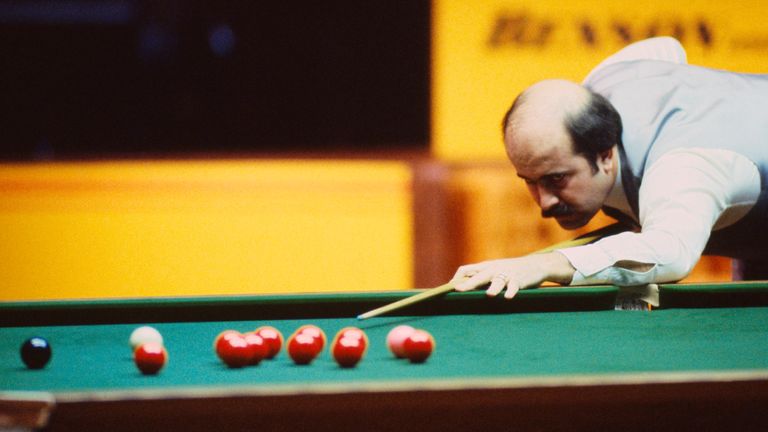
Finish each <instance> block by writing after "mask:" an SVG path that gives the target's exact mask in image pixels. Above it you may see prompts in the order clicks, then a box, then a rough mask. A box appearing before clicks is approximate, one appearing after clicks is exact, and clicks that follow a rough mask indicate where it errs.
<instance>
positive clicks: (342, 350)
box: [332, 336, 366, 368]
mask: <svg viewBox="0 0 768 432" xmlns="http://www.w3.org/2000/svg"><path fill="white" fill-rule="evenodd" d="M365 351H366V344H365V339H363V338H360V337H355V336H344V337H341V338H339V339H337V340H336V341H335V342H334V344H333V348H332V353H333V359H334V360H336V363H338V364H339V366H341V367H344V368H351V367H355V365H357V363H359V362H360V360H362V359H363V356H364V355H365Z"/></svg>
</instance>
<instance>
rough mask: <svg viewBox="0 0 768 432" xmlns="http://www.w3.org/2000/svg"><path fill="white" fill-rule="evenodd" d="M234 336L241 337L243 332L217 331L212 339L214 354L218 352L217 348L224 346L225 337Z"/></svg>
mask: <svg viewBox="0 0 768 432" xmlns="http://www.w3.org/2000/svg"><path fill="white" fill-rule="evenodd" d="M234 337H243V334H242V333H240V332H239V331H237V330H224V331H223V332H221V333H219V334H218V335H217V336H216V339H214V341H213V350H214V351H216V354H218V353H219V350H220V349H221V347H222V346H224V342H225V341H226V340H227V339H229V338H234Z"/></svg>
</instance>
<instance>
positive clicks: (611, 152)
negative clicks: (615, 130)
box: [597, 146, 618, 172]
mask: <svg viewBox="0 0 768 432" xmlns="http://www.w3.org/2000/svg"><path fill="white" fill-rule="evenodd" d="M617 154H618V151H617V150H616V146H613V147H611V148H609V149H608V150H603V151H601V152H600V153H598V154H597V168H598V169H599V170H602V171H606V172H608V171H610V169H611V167H613V158H614V157H616V155H617Z"/></svg>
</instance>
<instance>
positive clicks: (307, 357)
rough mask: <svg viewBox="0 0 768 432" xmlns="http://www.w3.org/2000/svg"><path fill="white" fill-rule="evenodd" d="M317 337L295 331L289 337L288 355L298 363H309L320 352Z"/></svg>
mask: <svg viewBox="0 0 768 432" xmlns="http://www.w3.org/2000/svg"><path fill="white" fill-rule="evenodd" d="M317 347H318V343H317V339H315V338H314V337H312V336H310V335H308V334H305V333H294V334H293V335H291V337H290V338H288V355H289V356H290V357H291V360H293V362H294V363H296V364H297V365H308V364H310V363H312V360H314V359H315V357H317V355H318V354H319V353H320V352H319V351H318V349H317Z"/></svg>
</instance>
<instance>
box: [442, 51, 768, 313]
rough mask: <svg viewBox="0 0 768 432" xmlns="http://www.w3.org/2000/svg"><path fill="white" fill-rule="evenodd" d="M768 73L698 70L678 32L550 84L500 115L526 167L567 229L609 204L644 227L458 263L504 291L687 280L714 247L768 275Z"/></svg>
mask: <svg viewBox="0 0 768 432" xmlns="http://www.w3.org/2000/svg"><path fill="white" fill-rule="evenodd" d="M767 104H768V75H748V74H737V73H732V72H726V71H719V70H713V69H707V68H702V67H695V66H689V65H687V64H686V60H685V51H684V50H683V48H682V46H681V45H680V44H679V43H678V42H677V41H676V40H674V39H672V38H654V39H649V40H646V41H642V42H638V43H636V44H633V45H630V46H628V47H627V48H625V49H623V50H622V51H619V52H618V53H617V54H615V55H613V56H611V57H609V58H608V59H606V60H605V61H604V62H603V63H601V64H600V65H599V66H598V67H597V68H596V69H595V70H593V71H592V72H591V73H590V74H589V76H588V77H587V79H586V80H585V81H584V83H583V85H579V84H576V83H572V82H569V81H564V80H547V81H542V82H539V83H537V84H535V85H533V86H531V87H530V88H528V89H526V90H525V91H524V92H523V93H521V94H520V95H519V96H518V97H517V99H516V100H515V101H514V103H513V104H512V107H511V108H510V109H509V111H508V112H507V114H506V116H505V117H504V121H503V130H504V145H505V148H506V152H507V156H508V157H509V160H510V161H511V162H512V165H513V166H514V168H515V170H516V171H517V175H518V176H519V177H520V178H521V179H522V180H523V181H525V183H526V185H527V186H528V190H529V191H530V193H531V195H532V196H533V198H534V200H536V202H537V204H538V205H539V206H540V207H541V211H542V216H544V217H553V218H555V219H556V220H557V222H558V223H559V224H560V226H562V227H563V228H566V229H575V228H579V227H582V226H584V225H585V224H587V223H588V222H589V221H590V220H591V219H592V217H593V216H594V215H595V214H596V213H597V212H598V211H599V210H601V209H603V210H604V211H605V212H606V213H608V214H609V215H611V216H614V217H616V218H617V219H619V220H620V221H622V222H624V223H625V224H627V225H628V226H632V227H633V228H635V229H634V230H632V231H628V232H623V233H620V234H616V235H612V236H608V237H605V238H603V239H601V240H600V241H598V242H596V243H593V244H591V245H586V246H579V247H573V248H567V249H562V250H557V251H554V252H551V253H545V254H537V255H529V256H525V257H520V258H508V259H499V260H493V261H486V262H482V263H479V264H472V265H466V266H462V267H461V268H459V270H458V271H457V272H456V275H455V276H454V283H455V286H456V289H457V290H459V291H466V290H470V289H474V288H477V287H480V286H482V285H485V284H488V283H490V286H489V288H488V290H487V293H488V294H489V295H492V296H495V295H497V294H499V293H501V292H502V291H504V290H505V289H506V291H505V293H504V296H505V297H507V298H512V297H513V296H514V295H515V294H516V293H517V292H518V290H519V289H524V288H528V287H532V286H537V285H539V284H541V283H542V282H544V281H551V282H556V283H560V284H571V285H585V284H599V283H609V284H614V285H619V286H631V285H641V284H646V283H653V282H671V281H677V280H680V279H682V278H684V277H685V276H686V275H687V274H688V273H689V272H690V271H691V270H692V269H693V267H694V266H695V264H696V263H697V262H698V260H699V258H700V257H701V255H702V254H703V253H705V252H706V253H711V254H714V255H723V256H730V257H734V258H737V259H739V261H738V262H740V263H742V264H743V266H742V268H743V276H744V277H745V278H751V279H754V278H764V277H765V275H766V274H768V266H766V263H768V253H766V252H768V227H767V225H768V195H767V194H766V189H767V188H766V184H767V182H768V108H766V106H767Z"/></svg>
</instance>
